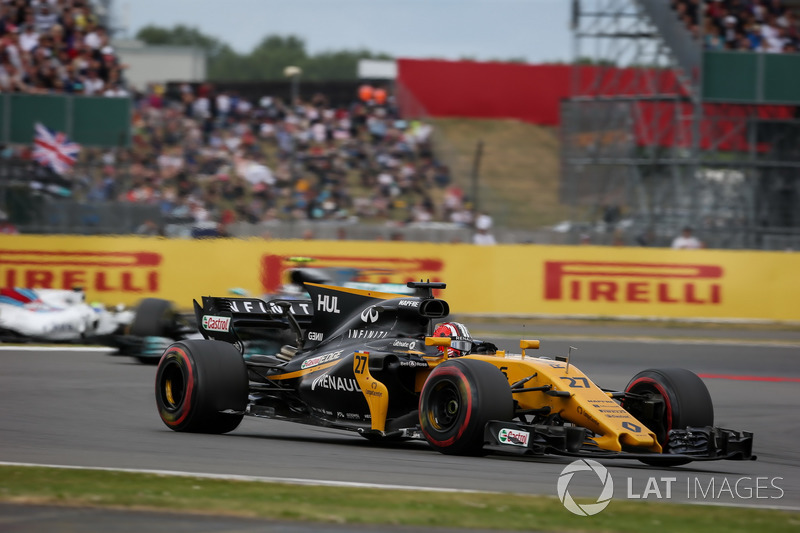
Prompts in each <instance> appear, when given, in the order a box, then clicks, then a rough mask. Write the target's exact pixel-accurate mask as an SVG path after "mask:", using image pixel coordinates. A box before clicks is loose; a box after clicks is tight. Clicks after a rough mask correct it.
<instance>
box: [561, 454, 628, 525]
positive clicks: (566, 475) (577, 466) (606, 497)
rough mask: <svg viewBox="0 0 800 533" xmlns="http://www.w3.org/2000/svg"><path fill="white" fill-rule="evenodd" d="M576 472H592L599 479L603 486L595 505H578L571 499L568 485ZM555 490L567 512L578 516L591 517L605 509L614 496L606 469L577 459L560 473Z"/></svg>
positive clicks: (612, 485) (612, 482)
mask: <svg viewBox="0 0 800 533" xmlns="http://www.w3.org/2000/svg"><path fill="white" fill-rule="evenodd" d="M577 472H594V474H595V475H596V476H597V477H598V478H599V479H600V483H602V484H603V488H602V491H601V492H600V496H598V497H597V501H596V502H595V503H584V504H578V503H576V502H575V500H573V499H572V495H571V494H570V493H569V484H570V481H572V477H573V476H574V475H575V474H576V473H577ZM556 489H557V491H558V499H559V500H561V503H563V504H564V507H566V508H567V511H569V512H571V513H573V514H576V515H579V516H592V515H596V514H597V513H599V512H600V511H602V510H603V509H605V508H606V507H607V506H608V504H609V503H611V497H612V496H613V495H614V480H612V479H611V474H610V473H609V472H608V470H606V467H604V466H603V465H601V464H600V463H598V462H597V461H592V460H591V459H579V460H577V461H573V462H571V463H570V464H568V465H567V466H566V468H564V470H562V471H561V475H560V476H559V477H558V485H557V486H556Z"/></svg>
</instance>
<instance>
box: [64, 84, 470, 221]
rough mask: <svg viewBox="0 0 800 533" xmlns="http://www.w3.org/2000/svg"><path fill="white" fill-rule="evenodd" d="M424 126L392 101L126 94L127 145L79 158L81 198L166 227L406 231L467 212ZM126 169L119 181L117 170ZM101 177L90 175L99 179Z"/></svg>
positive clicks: (186, 91)
mask: <svg viewBox="0 0 800 533" xmlns="http://www.w3.org/2000/svg"><path fill="white" fill-rule="evenodd" d="M431 133H432V128H431V126H430V125H428V124H425V123H423V122H417V121H410V122H407V121H405V120H402V119H400V118H399V117H398V116H397V113H396V110H395V108H394V105H393V103H392V99H391V97H389V96H385V97H384V98H382V99H380V100H376V99H375V98H372V97H367V98H365V94H364V91H361V95H360V97H359V96H357V95H354V101H353V103H352V104H351V105H350V106H344V107H342V106H339V107H337V106H331V105H329V104H328V101H327V99H326V98H325V96H323V95H316V96H314V97H313V98H311V99H309V100H302V99H298V100H297V101H295V102H293V103H287V102H283V101H282V100H281V99H279V98H275V97H270V96H265V97H263V98H261V99H260V100H259V101H258V102H249V101H247V100H245V99H241V98H238V97H237V95H235V94H229V93H228V92H225V91H221V92H218V91H215V89H214V87H213V86H211V85H208V84H206V85H200V86H196V87H192V86H190V85H184V86H182V87H181V88H180V91H179V94H178V95H177V96H170V95H169V94H167V93H166V92H165V91H164V90H163V87H161V86H152V87H150V88H148V90H147V91H146V92H144V93H136V94H135V112H134V118H133V142H132V147H131V148H130V149H125V150H112V151H101V150H84V152H83V158H84V161H85V162H86V163H89V164H88V165H87V166H86V167H84V168H88V169H95V171H94V175H92V176H87V175H84V176H80V175H78V176H76V177H77V178H79V179H84V180H86V183H87V185H86V189H87V190H86V196H87V198H88V199H89V200H90V201H109V200H122V201H126V202H135V203H150V204H157V205H159V206H160V207H161V210H162V213H163V214H164V216H165V217H167V218H168V219H180V218H184V219H185V218H189V219H194V221H196V222H209V221H211V222H219V223H220V224H221V225H222V228H221V231H223V232H224V227H225V226H227V225H228V224H230V223H233V222H238V221H245V222H251V223H258V222H264V221H272V220H352V219H353V218H354V217H355V218H357V219H358V220H369V221H378V222H387V223H391V224H396V225H403V224H408V223H413V222H430V221H449V222H455V223H459V224H464V225H469V224H470V223H471V222H472V214H471V212H470V211H469V209H468V204H467V203H466V202H465V198H464V196H463V194H462V193H461V191H460V189H458V188H457V187H455V186H453V184H452V183H451V177H450V175H449V171H448V168H447V167H446V166H444V165H442V164H440V163H438V162H437V160H436V158H435V157H434V154H433V150H432V139H431ZM120 168H124V169H125V172H126V173H127V175H126V176H125V178H126V179H120V176H118V169H120ZM97 169H99V172H98V171H97Z"/></svg>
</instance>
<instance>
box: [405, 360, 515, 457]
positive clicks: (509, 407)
mask: <svg viewBox="0 0 800 533" xmlns="http://www.w3.org/2000/svg"><path fill="white" fill-rule="evenodd" d="M513 415H514V400H513V398H512V395H511V387H509V385H508V380H507V379H506V377H505V376H504V375H503V373H502V372H500V370H499V369H498V368H497V367H495V366H493V365H491V364H490V363H487V362H485V361H476V360H474V359H451V360H449V361H446V362H444V363H442V364H440V365H439V366H437V367H436V368H434V369H433V371H432V372H431V374H430V376H428V379H427V380H426V381H425V384H424V385H423V387H422V394H421V395H420V399H419V420H420V426H421V428H422V433H423V435H425V439H426V440H427V441H428V444H430V445H431V447H433V448H434V449H436V450H438V451H440V452H442V453H446V454H452V455H480V454H482V453H483V445H484V428H485V426H486V423H487V422H488V421H490V420H511V418H512V417H513Z"/></svg>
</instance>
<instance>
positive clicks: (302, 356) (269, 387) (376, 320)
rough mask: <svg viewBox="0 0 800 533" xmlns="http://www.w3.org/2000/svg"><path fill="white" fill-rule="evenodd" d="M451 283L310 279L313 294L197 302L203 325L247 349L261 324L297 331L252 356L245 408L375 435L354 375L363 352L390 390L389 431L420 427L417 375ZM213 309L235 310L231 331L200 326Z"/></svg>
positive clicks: (210, 334) (208, 333) (432, 352)
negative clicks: (389, 288) (441, 294)
mask: <svg viewBox="0 0 800 533" xmlns="http://www.w3.org/2000/svg"><path fill="white" fill-rule="evenodd" d="M443 287H444V284H436V283H419V284H415V288H417V289H418V291H419V293H420V294H421V295H422V296H401V295H393V294H387V293H378V292H370V291H359V290H352V291H348V290H347V289H342V288H333V287H328V286H323V285H318V284H312V283H307V284H306V289H307V290H308V292H309V294H310V296H311V299H310V300H282V299H273V300H270V301H268V302H264V301H262V300H258V299H253V298H225V297H204V298H203V299H202V305H200V304H198V303H197V302H195V314H196V317H197V322H198V324H200V325H201V328H200V332H201V334H203V336H204V337H206V338H208V339H216V340H221V341H225V342H229V343H232V344H234V345H237V346H239V347H240V349H242V350H243V349H244V346H245V343H246V340H245V339H247V338H250V337H251V335H252V333H253V331H254V330H261V331H264V330H265V329H280V330H283V331H287V330H288V331H291V332H292V333H293V336H294V344H293V345H289V346H284V347H283V348H282V349H281V351H280V352H279V353H278V354H276V355H260V356H259V355H250V356H249V357H248V358H247V360H246V365H247V371H248V377H249V379H250V402H249V404H248V407H247V414H250V415H254V416H266V417H269V418H285V419H290V420H294V421H297V422H307V423H314V424H324V425H329V426H333V427H339V428H343V429H351V430H357V431H359V432H360V433H364V434H369V433H371V432H372V429H371V416H370V410H369V406H368V404H367V401H366V400H365V396H364V394H363V393H362V391H361V388H360V387H359V384H358V382H357V381H356V379H355V377H354V374H353V358H354V356H355V354H356V352H364V351H368V352H369V371H370V373H371V374H372V375H373V376H374V377H375V379H377V380H378V381H380V382H381V383H383V384H384V385H386V387H387V388H388V389H389V390H390V391H391V394H390V395H389V406H388V412H387V420H386V427H385V430H384V433H385V434H387V435H388V434H399V433H406V434H407V433H409V432H413V431H416V427H417V426H418V414H417V403H418V401H419V390H418V386H417V383H416V379H417V375H418V373H419V371H420V370H421V369H424V368H427V367H428V363H427V361H426V360H425V358H424V356H425V355H426V354H427V355H428V356H432V357H436V356H438V352H437V349H436V348H433V347H428V348H427V351H426V347H425V337H426V335H430V333H431V329H432V324H433V321H435V320H439V319H442V318H444V317H446V316H447V315H448V314H449V312H450V310H449V306H448V304H447V302H445V301H444V300H439V299H436V298H434V297H433V296H432V290H433V289H437V288H443ZM208 316H218V317H223V318H230V326H229V328H228V331H219V330H209V329H207V328H205V327H203V324H204V321H205V322H206V323H208V320H209V319H208V318H204V317H208Z"/></svg>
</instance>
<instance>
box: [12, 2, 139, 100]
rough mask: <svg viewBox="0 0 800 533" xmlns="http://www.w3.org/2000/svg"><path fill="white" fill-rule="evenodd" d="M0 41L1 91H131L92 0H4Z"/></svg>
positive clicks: (116, 93)
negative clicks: (93, 7) (0, 45)
mask: <svg viewBox="0 0 800 533" xmlns="http://www.w3.org/2000/svg"><path fill="white" fill-rule="evenodd" d="M0 40H2V48H0V91H4V92H22V93H33V94H41V93H49V92H59V93H74V94H87V95H105V96H125V95H127V91H126V89H125V88H124V83H123V75H122V71H123V69H124V65H121V64H120V62H119V59H118V57H117V55H116V54H115V53H114V49H113V48H112V47H111V45H110V41H109V34H108V31H107V29H106V28H105V27H104V26H103V25H102V24H100V22H99V20H98V18H97V16H96V15H95V13H94V12H93V10H92V8H91V5H90V4H89V2H88V0H3V1H2V3H0Z"/></svg>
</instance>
